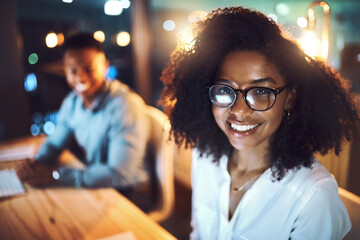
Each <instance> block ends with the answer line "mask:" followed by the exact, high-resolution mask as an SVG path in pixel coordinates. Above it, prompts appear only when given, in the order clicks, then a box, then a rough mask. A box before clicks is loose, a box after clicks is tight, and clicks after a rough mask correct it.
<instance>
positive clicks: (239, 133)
mask: <svg viewBox="0 0 360 240" xmlns="http://www.w3.org/2000/svg"><path fill="white" fill-rule="evenodd" d="M215 83H216V84H219V83H221V84H226V85H228V86H231V87H232V88H234V89H247V88H250V87H267V88H272V89H280V88H282V87H284V86H285V85H286V80H285V79H284V78H283V76H282V75H281V74H280V73H279V71H278V70H277V68H276V67H275V66H274V65H273V64H271V62H268V61H267V60H266V59H265V57H264V56H263V55H261V54H259V53H257V52H253V51H236V52H231V53H229V54H228V55H226V57H225V58H224V60H223V62H222V63H221V65H220V68H219V71H218V72H217V76H216V79H215ZM290 98H291V94H290V91H289V90H288V89H285V90H283V91H282V92H281V93H279V94H278V95H277V96H276V101H275V104H274V105H273V107H272V108H270V109H269V110H266V111H255V110H252V109H250V107H249V106H248V105H247V104H246V103H245V101H244V99H243V96H242V93H237V99H236V101H235V103H234V104H233V105H232V106H231V107H229V108H220V107H217V106H215V105H213V106H212V112H213V115H214V118H215V121H216V123H217V125H218V126H219V127H220V129H221V130H222V131H223V132H224V133H225V135H226V136H227V138H228V139H229V141H230V143H231V145H232V146H233V147H234V148H235V149H237V150H245V149H259V147H260V148H261V149H263V147H267V146H268V144H269V139H270V137H271V136H272V135H273V134H274V133H275V131H276V130H277V129H278V128H279V126H280V123H281V120H282V117H283V114H284V110H285V109H288V105H289V102H290V101H289V100H290Z"/></svg>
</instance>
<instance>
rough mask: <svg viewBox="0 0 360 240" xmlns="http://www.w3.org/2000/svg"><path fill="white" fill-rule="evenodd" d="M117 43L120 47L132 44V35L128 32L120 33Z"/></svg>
mask: <svg viewBox="0 0 360 240" xmlns="http://www.w3.org/2000/svg"><path fill="white" fill-rule="evenodd" d="M116 43H117V45H119V46H120V47H125V46H127V45H129V43H130V34H129V33H128V32H119V33H118V34H117V36H116Z"/></svg>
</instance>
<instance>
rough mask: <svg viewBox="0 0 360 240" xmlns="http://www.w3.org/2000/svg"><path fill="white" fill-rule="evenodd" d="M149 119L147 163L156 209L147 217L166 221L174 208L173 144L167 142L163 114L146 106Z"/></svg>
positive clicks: (166, 126) (166, 121) (167, 132)
mask: <svg viewBox="0 0 360 240" xmlns="http://www.w3.org/2000/svg"><path fill="white" fill-rule="evenodd" d="M146 111H147V115H148V117H149V119H150V131H149V137H148V146H147V149H148V154H147V155H148V161H149V162H150V164H149V165H150V168H151V169H150V170H151V172H152V176H151V178H152V182H153V183H154V182H155V188H153V190H155V194H156V207H155V210H154V211H152V212H150V213H148V215H149V216H150V217H151V218H152V219H153V220H155V221H156V222H163V221H164V220H165V219H167V218H168V217H169V216H170V214H171V212H172V210H173V207H174V195H175V193H174V152H175V143H174V141H170V140H169V132H170V129H171V125H170V122H169V119H168V117H167V116H166V114H165V113H163V112H162V111H160V110H159V109H157V108H155V107H152V106H147V110H146Z"/></svg>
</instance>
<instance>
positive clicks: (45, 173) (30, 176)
mask: <svg viewBox="0 0 360 240" xmlns="http://www.w3.org/2000/svg"><path fill="white" fill-rule="evenodd" d="M53 170H54V167H53V166H49V165H47V164H43V163H39V162H35V161H34V160H28V161H23V162H22V163H19V164H17V166H16V173H17V175H18V176H19V178H20V180H21V181H22V182H27V183H29V184H30V185H34V186H47V185H53V184H55V183H56V180H55V179H54V178H53V176H52V172H53Z"/></svg>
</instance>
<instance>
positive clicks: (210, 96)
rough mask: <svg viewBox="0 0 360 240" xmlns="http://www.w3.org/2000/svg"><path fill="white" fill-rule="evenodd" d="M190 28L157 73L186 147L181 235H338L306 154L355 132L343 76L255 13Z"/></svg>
mask: <svg viewBox="0 0 360 240" xmlns="http://www.w3.org/2000/svg"><path fill="white" fill-rule="evenodd" d="M197 27H198V28H197V29H196V31H197V35H196V37H195V39H194V45H193V47H192V48H191V49H177V50H176V51H175V52H174V53H173V54H172V56H171V58H170V62H169V64H168V66H167V68H165V69H164V71H163V73H162V76H161V80H162V81H163V82H164V84H165V89H164V91H163V103H164V105H165V104H166V103H169V102H171V103H172V104H174V105H173V106H170V109H171V111H170V120H171V124H172V132H173V134H174V136H175V140H176V142H177V143H179V144H182V143H184V142H185V143H186V144H187V145H188V146H191V147H195V151H194V154H193V161H192V163H193V165H192V177H191V181H192V189H193V194H192V198H193V201H192V221H191V224H192V227H193V232H192V233H191V235H190V238H191V239H276V240H279V239H286V240H287V239H342V238H343V237H344V236H345V235H346V233H347V232H348V231H349V229H350V227H351V223H350V221H349V216H348V213H347V211H346V208H345V206H344V204H343V203H342V202H341V200H340V198H339V195H338V192H337V183H336V181H335V179H334V178H333V177H332V176H331V174H330V173H329V172H328V171H327V170H326V169H325V167H324V166H323V165H322V164H321V163H320V162H318V161H317V160H316V159H315V158H314V156H313V155H314V154H315V153H318V152H319V153H322V154H324V153H326V152H327V151H328V150H332V149H333V150H335V152H337V153H338V152H339V150H340V146H341V144H342V141H343V140H351V139H352V138H353V137H354V136H356V134H357V133H356V131H357V128H356V126H358V124H360V117H359V110H358V106H357V105H356V104H355V103H354V100H353V99H352V97H351V95H350V92H349V89H348V87H347V86H346V82H345V81H344V80H343V79H342V78H340V77H339V76H338V75H337V74H335V73H334V72H333V71H332V69H330V68H329V67H328V66H326V65H325V64H324V63H322V62H319V61H316V60H313V59H311V58H310V57H308V56H307V55H306V54H305V53H304V52H303V51H302V50H301V49H300V48H299V47H298V46H297V44H295V43H294V42H293V41H292V40H290V39H288V38H286V37H285V36H284V35H283V34H282V32H281V30H280V28H279V27H278V26H277V24H276V23H275V22H274V21H272V20H270V19H269V18H268V17H267V16H265V15H264V14H262V13H260V12H257V11H251V10H249V9H245V8H242V7H237V8H235V7H234V8H225V9H217V10H215V11H213V12H212V13H211V14H210V15H208V16H207V18H206V19H205V20H204V21H203V22H199V23H198V25H197ZM169 99H170V100H172V101H169Z"/></svg>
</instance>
